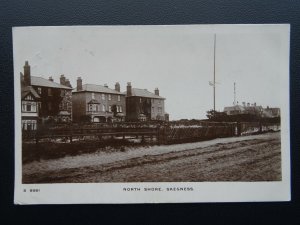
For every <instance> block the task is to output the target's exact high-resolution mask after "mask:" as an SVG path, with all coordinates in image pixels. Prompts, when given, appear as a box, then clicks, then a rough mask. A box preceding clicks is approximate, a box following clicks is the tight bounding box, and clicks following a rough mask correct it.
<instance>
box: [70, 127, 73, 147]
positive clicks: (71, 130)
mask: <svg viewBox="0 0 300 225" xmlns="http://www.w3.org/2000/svg"><path fill="white" fill-rule="evenodd" d="M72 134H73V126H72V125H71V129H70V143H71V144H72V142H73V137H72Z"/></svg>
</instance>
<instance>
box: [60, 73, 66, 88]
mask: <svg viewBox="0 0 300 225" xmlns="http://www.w3.org/2000/svg"><path fill="white" fill-rule="evenodd" d="M59 80H60V84H61V85H66V78H65V75H63V74H62V75H60V79H59Z"/></svg>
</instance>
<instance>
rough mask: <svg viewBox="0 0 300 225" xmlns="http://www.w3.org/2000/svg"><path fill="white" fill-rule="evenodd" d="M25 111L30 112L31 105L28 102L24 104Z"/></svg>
mask: <svg viewBox="0 0 300 225" xmlns="http://www.w3.org/2000/svg"><path fill="white" fill-rule="evenodd" d="M26 111H27V112H31V105H30V104H27V105H26Z"/></svg>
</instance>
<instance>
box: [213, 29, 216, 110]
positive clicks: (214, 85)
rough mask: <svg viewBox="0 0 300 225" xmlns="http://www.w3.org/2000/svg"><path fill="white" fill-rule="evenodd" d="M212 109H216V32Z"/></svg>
mask: <svg viewBox="0 0 300 225" xmlns="http://www.w3.org/2000/svg"><path fill="white" fill-rule="evenodd" d="M213 88H214V111H216V34H215V36H214V82H213Z"/></svg>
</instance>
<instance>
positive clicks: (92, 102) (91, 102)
mask: <svg viewBox="0 0 300 225" xmlns="http://www.w3.org/2000/svg"><path fill="white" fill-rule="evenodd" d="M88 104H100V103H99V102H98V101H97V100H96V99H92V100H91V101H89V102H88Z"/></svg>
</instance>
